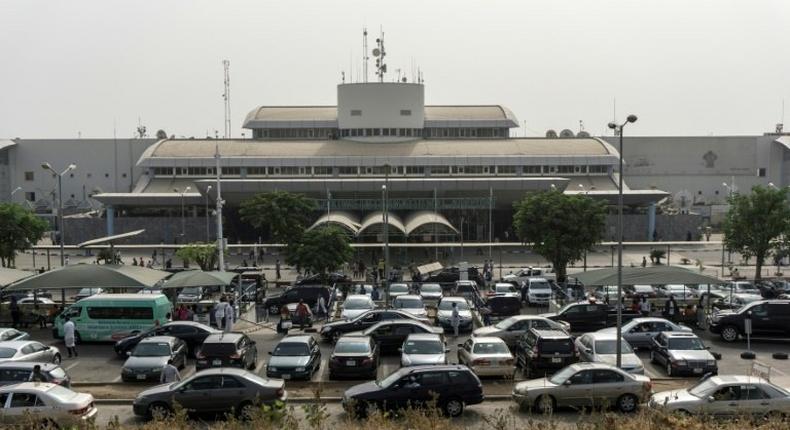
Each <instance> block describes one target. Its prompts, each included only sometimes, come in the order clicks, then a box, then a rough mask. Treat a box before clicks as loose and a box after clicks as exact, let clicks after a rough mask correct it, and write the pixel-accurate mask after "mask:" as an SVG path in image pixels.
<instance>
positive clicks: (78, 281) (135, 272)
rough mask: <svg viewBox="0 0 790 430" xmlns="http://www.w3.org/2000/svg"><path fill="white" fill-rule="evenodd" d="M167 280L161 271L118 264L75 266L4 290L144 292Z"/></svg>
mask: <svg viewBox="0 0 790 430" xmlns="http://www.w3.org/2000/svg"><path fill="white" fill-rule="evenodd" d="M168 276H170V273H168V272H164V271H161V270H154V269H148V268H146V267H140V266H124V265H118V264H74V265H71V266H64V267H61V268H58V269H54V270H50V271H48V272H44V273H42V274H40V275H35V276H31V277H29V278H26V279H22V280H21V281H18V282H16V283H14V284H12V285H10V286H8V288H6V290H9V291H13V290H34V289H42V290H59V289H63V288H144V287H152V286H154V285H155V284H156V283H157V282H159V281H161V280H162V279H164V278H166V277H168Z"/></svg>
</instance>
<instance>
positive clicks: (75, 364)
mask: <svg viewBox="0 0 790 430" xmlns="http://www.w3.org/2000/svg"><path fill="white" fill-rule="evenodd" d="M79 364H80V362H79V361H75V362H74V363H71V364H69V365H68V366H66V368H65V369H64V370H65V371H66V372H68V371H69V370H71V369H73V368H75V367H77V365H79Z"/></svg>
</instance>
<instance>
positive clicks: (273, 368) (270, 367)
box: [268, 366, 277, 372]
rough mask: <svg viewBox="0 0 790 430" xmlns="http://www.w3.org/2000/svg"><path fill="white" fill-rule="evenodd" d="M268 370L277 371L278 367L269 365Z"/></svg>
mask: <svg viewBox="0 0 790 430" xmlns="http://www.w3.org/2000/svg"><path fill="white" fill-rule="evenodd" d="M268 370H271V371H272V372H276V371H277V368H276V367H272V366H269V367H268Z"/></svg>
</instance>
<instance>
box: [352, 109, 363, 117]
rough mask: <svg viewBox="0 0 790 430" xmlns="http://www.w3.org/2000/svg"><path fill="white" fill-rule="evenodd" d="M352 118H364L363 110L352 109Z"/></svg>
mask: <svg viewBox="0 0 790 430" xmlns="http://www.w3.org/2000/svg"><path fill="white" fill-rule="evenodd" d="M351 116H362V109H351Z"/></svg>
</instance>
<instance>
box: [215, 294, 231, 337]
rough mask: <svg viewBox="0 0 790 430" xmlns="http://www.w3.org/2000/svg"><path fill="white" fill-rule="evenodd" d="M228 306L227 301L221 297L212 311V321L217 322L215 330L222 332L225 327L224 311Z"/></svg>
mask: <svg viewBox="0 0 790 430" xmlns="http://www.w3.org/2000/svg"><path fill="white" fill-rule="evenodd" d="M227 306H228V302H227V299H226V298H225V297H221V298H220V299H219V303H217V307H216V308H215V309H214V319H215V320H216V321H217V328H218V329H220V330H223V329H224V327H225V310H226V308H227Z"/></svg>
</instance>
